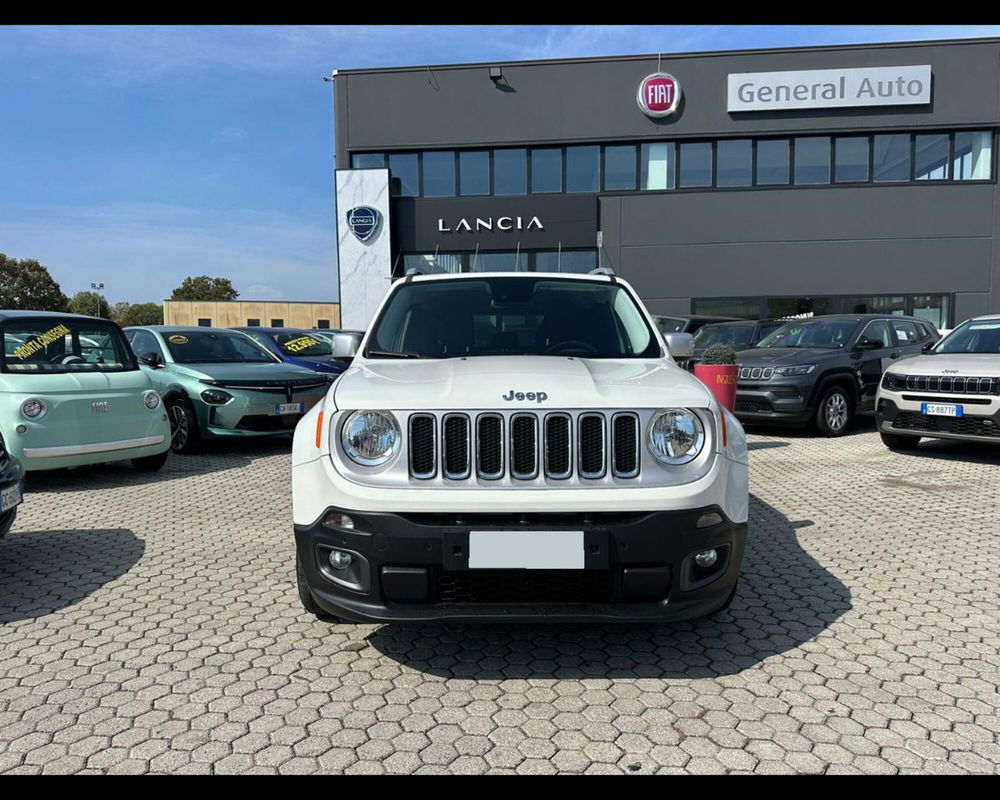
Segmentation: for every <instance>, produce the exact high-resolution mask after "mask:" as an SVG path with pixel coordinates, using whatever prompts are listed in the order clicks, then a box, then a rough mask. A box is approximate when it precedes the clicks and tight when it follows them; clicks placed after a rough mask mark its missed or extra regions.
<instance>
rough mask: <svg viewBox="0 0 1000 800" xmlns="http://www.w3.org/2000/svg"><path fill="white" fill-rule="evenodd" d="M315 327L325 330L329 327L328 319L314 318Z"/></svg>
mask: <svg viewBox="0 0 1000 800" xmlns="http://www.w3.org/2000/svg"><path fill="white" fill-rule="evenodd" d="M316 327H317V328H319V329H320V330H327V329H328V328H329V327H330V320H328V319H318V320H316Z"/></svg>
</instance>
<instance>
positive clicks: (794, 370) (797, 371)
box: [774, 364, 816, 377]
mask: <svg viewBox="0 0 1000 800" xmlns="http://www.w3.org/2000/svg"><path fill="white" fill-rule="evenodd" d="M814 369H816V365H815V364H802V365H800V366H795V367H775V368H774V374H775V375H784V376H786V377H789V376H792V375H808V374H809V373H810V372H812V371H813V370H814Z"/></svg>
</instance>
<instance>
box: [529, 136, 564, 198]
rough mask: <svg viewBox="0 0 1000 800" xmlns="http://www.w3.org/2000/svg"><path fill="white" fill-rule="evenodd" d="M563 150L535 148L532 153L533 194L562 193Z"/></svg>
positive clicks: (559, 148)
mask: <svg viewBox="0 0 1000 800" xmlns="http://www.w3.org/2000/svg"><path fill="white" fill-rule="evenodd" d="M562 172H563V168H562V148H561V147H535V148H533V149H532V151H531V193H532V194H542V193H545V192H561V191H562V190H563V185H562Z"/></svg>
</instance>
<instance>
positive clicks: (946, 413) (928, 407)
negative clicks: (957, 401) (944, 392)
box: [920, 403, 962, 417]
mask: <svg viewBox="0 0 1000 800" xmlns="http://www.w3.org/2000/svg"><path fill="white" fill-rule="evenodd" d="M920 413H921V414H923V415H924V416H925V417H927V416H931V417H960V416H962V407H961V406H956V405H952V404H951V403H921V404H920Z"/></svg>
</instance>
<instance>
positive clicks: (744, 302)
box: [692, 297, 764, 319]
mask: <svg viewBox="0 0 1000 800" xmlns="http://www.w3.org/2000/svg"><path fill="white" fill-rule="evenodd" d="M763 302H764V298H763V297H708V298H699V299H697V300H695V301H694V304H693V305H694V311H693V312H692V313H694V314H707V315H711V316H717V317H741V318H743V319H759V318H760V315H761V306H762V304H763Z"/></svg>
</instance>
